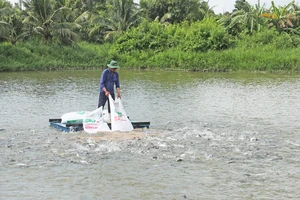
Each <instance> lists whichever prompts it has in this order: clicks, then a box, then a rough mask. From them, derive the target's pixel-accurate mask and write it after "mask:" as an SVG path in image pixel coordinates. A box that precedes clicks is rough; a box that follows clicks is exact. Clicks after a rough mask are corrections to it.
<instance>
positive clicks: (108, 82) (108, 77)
mask: <svg viewBox="0 0 300 200" xmlns="http://www.w3.org/2000/svg"><path fill="white" fill-rule="evenodd" d="M107 66H108V68H107V69H105V70H104V71H103V72H102V75H101V79H100V94H99V101H98V108H99V107H101V106H103V108H104V105H105V103H106V101H108V119H109V121H110V106H109V99H108V97H109V95H111V97H112V98H113V100H115V93H114V86H115V85H116V90H117V95H118V96H117V97H118V98H121V93H120V81H119V74H118V72H117V71H116V70H117V69H118V68H120V66H119V65H118V63H117V61H114V60H112V61H111V62H110V64H108V65H107Z"/></svg>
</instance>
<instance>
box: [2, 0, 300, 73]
mask: <svg viewBox="0 0 300 200" xmlns="http://www.w3.org/2000/svg"><path fill="white" fill-rule="evenodd" d="M20 7H21V6H20V5H15V6H12V5H11V4H10V3H8V1H6V0H0V72H1V71H28V70H59V69H89V68H98V67H105V66H106V64H107V63H108V62H109V61H110V60H111V59H115V60H118V61H119V62H120V64H121V66H122V67H125V68H134V69H172V70H195V71H198V70H199V71H216V72H219V71H239V70H242V71H269V72H278V71H289V72H298V71H299V69H300V58H299V56H298V55H299V53H300V49H299V48H298V47H299V46H300V37H299V36H300V31H299V30H300V17H299V16H300V15H299V13H300V8H299V7H298V6H297V5H296V4H295V3H294V1H292V2H291V3H289V4H288V5H287V6H284V7H281V6H278V7H277V6H276V5H275V4H274V2H272V6H271V7H270V8H268V9H267V8H265V6H264V5H263V6H261V5H259V4H257V5H255V6H252V5H250V4H249V3H248V2H247V1H245V0H237V1H236V3H235V9H234V10H233V11H232V13H224V14H219V15H216V14H215V13H214V12H213V10H212V9H211V8H209V6H208V4H207V2H206V1H198V0H184V1H182V0H179V1H178V0H162V1H159V2H158V1H155V0H141V1H140V6H138V5H136V4H134V2H133V1H132V0H97V1H96V0H94V1H91V0H80V1H78V0H59V1H54V0H26V1H24V2H23V9H21V8H20Z"/></svg>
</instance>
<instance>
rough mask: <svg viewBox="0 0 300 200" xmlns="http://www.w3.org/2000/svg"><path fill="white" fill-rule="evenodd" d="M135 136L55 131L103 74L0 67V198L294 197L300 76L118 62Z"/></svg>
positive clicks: (89, 105)
mask: <svg viewBox="0 0 300 200" xmlns="http://www.w3.org/2000/svg"><path fill="white" fill-rule="evenodd" d="M119 72H120V77H121V88H122V89H121V92H122V100H123V104H124V107H125V110H126V113H127V115H128V116H129V117H130V118H131V119H133V120H136V121H150V123H151V125H150V128H149V129H139V130H134V131H133V132H132V133H113V134H111V135H109V134H108V133H101V134H96V135H88V134H86V133H84V132H74V133H62V132H60V131H58V130H55V129H53V128H51V127H49V124H48V119H49V118H59V117H60V116H61V115H62V114H64V113H67V112H72V111H84V110H88V111H90V110H93V109H95V108H96V105H97V99H98V83H99V76H100V74H101V71H99V70H94V71H59V72H20V73H19V72H18V73H0V105H1V106H0V109H1V110H0V173H1V178H0V199H84V200H88V199H298V198H299V197H300V192H299V191H300V190H299V189H300V188H299V187H300V186H299V185H300V184H299V179H300V164H299V163H300V162H299V161H300V159H299V158H300V136H299V132H300V122H299V120H300V112H299V107H300V76H299V75H286V74H280V75H274V74H271V75H270V74H241V73H219V74H210V73H190V72H161V71H152V72H145V71H126V70H122V69H121V70H120V71H119Z"/></svg>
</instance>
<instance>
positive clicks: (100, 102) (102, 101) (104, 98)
mask: <svg viewBox="0 0 300 200" xmlns="http://www.w3.org/2000/svg"><path fill="white" fill-rule="evenodd" d="M110 95H111V97H112V98H113V100H115V94H110ZM106 101H108V113H110V106H109V99H108V97H107V96H106V95H105V93H104V92H100V94H99V100H98V108H100V107H101V106H103V109H104V106H105V103H106Z"/></svg>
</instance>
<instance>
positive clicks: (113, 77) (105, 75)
mask: <svg viewBox="0 0 300 200" xmlns="http://www.w3.org/2000/svg"><path fill="white" fill-rule="evenodd" d="M114 85H116V88H120V81H119V74H118V72H114V73H112V72H111V71H110V70H109V68H107V69H105V70H104V71H103V72H102V75H101V79H100V92H104V91H103V87H105V88H106V89H107V90H108V91H109V93H111V94H113V93H114Z"/></svg>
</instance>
